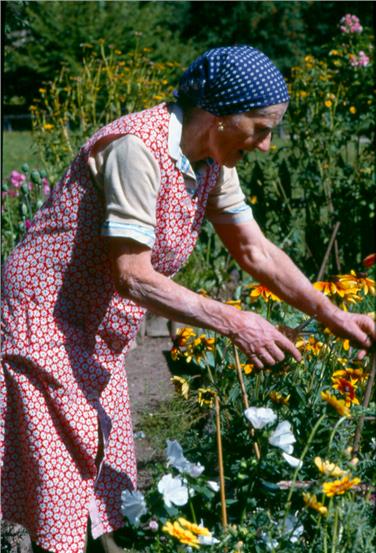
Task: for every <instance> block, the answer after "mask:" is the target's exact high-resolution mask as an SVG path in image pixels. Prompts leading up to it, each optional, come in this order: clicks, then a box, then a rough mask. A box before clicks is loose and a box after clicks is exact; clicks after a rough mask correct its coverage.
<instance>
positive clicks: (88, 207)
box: [2, 46, 375, 553]
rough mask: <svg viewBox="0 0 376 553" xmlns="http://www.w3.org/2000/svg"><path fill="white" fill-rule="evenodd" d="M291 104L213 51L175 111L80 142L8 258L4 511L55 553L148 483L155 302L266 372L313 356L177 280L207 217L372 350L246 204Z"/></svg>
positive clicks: (245, 49)
mask: <svg viewBox="0 0 376 553" xmlns="http://www.w3.org/2000/svg"><path fill="white" fill-rule="evenodd" d="M288 99H289V98H288V94H287V89H286V85H285V82H284V80H283V78H282V76H281V74H280V73H279V71H278V70H277V69H276V67H275V66H274V65H273V64H272V63H271V61H270V60H269V59H268V58H267V57H266V56H265V55H264V54H262V53H261V52H259V51H258V50H256V49H254V48H252V47H249V46H238V47H228V48H216V49H213V50H209V51H208V52H206V53H205V54H203V55H202V56H200V57H199V58H198V59H197V60H196V61H195V62H194V63H193V64H192V65H191V66H190V67H189V68H188V70H187V71H186V72H185V74H184V75H183V76H182V78H181V81H180V84H179V88H178V91H177V103H176V104H165V103H163V104H160V105H158V106H156V107H154V108H152V109H148V110H145V111H143V112H140V113H133V114H130V115H126V116H125V117H121V118H120V119H118V120H117V121H115V122H113V123H111V124H109V125H107V126H106V127H104V128H102V129H101V130H99V131H98V132H97V133H96V134H95V135H94V136H93V137H92V138H91V139H90V140H89V141H88V142H87V143H86V144H85V146H83V148H82V149H81V151H80V152H79V154H78V156H77V157H76V159H75V160H74V161H73V163H72V165H71V166H70V167H69V169H68V170H67V172H66V173H65V175H64V177H63V178H62V180H61V181H60V182H59V183H58V185H57V186H56V187H55V189H54V191H53V193H52V195H51V197H50V199H49V200H48V201H47V203H46V204H45V205H44V206H43V207H42V208H41V209H40V210H39V212H38V213H37V214H36V216H35V218H34V220H33V223H32V225H31V228H30V229H29V231H28V233H27V235H26V237H25V238H24V240H23V241H22V243H21V244H19V245H18V247H17V248H16V249H15V250H14V252H13V253H12V255H11V256H10V258H9V260H8V262H7V264H6V267H5V268H4V278H5V286H4V294H3V299H4V309H3V313H4V338H3V360H4V374H5V385H6V392H7V404H6V413H5V452H4V469H3V477H2V505H3V511H4V517H5V518H6V519H8V520H11V521H15V522H19V523H21V524H23V525H24V526H25V527H26V528H27V529H28V530H29V532H30V534H31V536H32V539H33V540H35V542H36V543H37V544H38V546H40V547H42V548H43V549H47V550H50V551H54V552H56V553H57V552H59V553H60V552H62V551H66V552H69V553H79V552H80V553H81V552H82V551H83V549H84V544H85V531H86V526H87V520H88V516H89V517H90V521H91V532H92V535H93V537H94V538H97V537H98V536H101V535H103V534H106V533H109V532H111V531H112V530H114V529H117V528H119V527H121V526H122V525H123V518H122V515H121V512H120V495H121V492H122V491H123V490H124V489H126V488H128V489H134V488H135V486H136V460H135V454H134V445H133V437H132V425H131V416H130V409H129V400H128V393H127V380H126V369H125V368H124V358H125V356H126V354H127V352H128V350H129V348H130V345H131V343H132V341H133V340H134V338H135V336H136V334H137V330H138V328H139V326H140V323H141V320H142V318H143V316H144V314H145V311H146V310H147V309H148V310H151V311H153V312H155V313H158V314H160V315H163V316H164V317H167V318H169V319H172V320H175V321H180V322H182V323H185V324H187V325H197V326H199V327H202V328H208V329H213V330H216V331H218V332H220V333H222V334H223V335H225V336H228V337H230V338H231V340H233V341H234V343H235V344H236V345H237V346H239V347H240V348H241V349H242V350H243V351H244V352H245V353H246V354H247V355H248V357H249V359H250V361H251V362H252V363H254V364H255V365H256V366H257V367H259V368H262V367H264V366H270V365H273V364H275V363H277V362H279V361H282V359H283V358H284V357H285V355H286V354H291V355H292V356H293V357H294V358H295V359H297V360H299V359H300V354H299V352H298V350H297V349H296V348H295V346H294V344H293V343H292V342H290V341H289V340H288V339H287V338H286V337H285V336H284V335H283V334H281V333H280V332H279V331H278V330H277V329H276V328H275V327H273V326H272V325H271V324H270V323H269V322H267V321H266V320H265V319H263V318H262V317H261V316H259V315H257V314H255V313H251V312H246V311H239V310H237V309H235V308H234V307H231V306H229V305H225V304H222V303H220V302H218V301H215V300H212V299H209V298H206V297H202V296H200V295H198V294H196V293H194V292H192V291H190V290H187V289H185V288H183V287H182V286H180V285H179V284H176V283H175V282H174V281H172V280H170V278H169V277H171V276H172V275H173V274H175V273H176V272H177V271H178V270H179V268H180V267H181V266H182V264H183V263H184V262H185V261H186V260H187V258H188V256H189V254H190V253H191V251H192V250H193V248H194V246H195V242H196V240H197V237H198V235H199V232H200V225H201V223H202V220H203V218H204V216H205V215H206V216H207V217H208V218H209V219H210V220H211V221H212V223H213V224H214V226H215V229H216V231H217V232H218V234H219V236H220V237H221V239H222V240H223V242H224V244H225V245H226V247H227V248H228V249H229V251H230V252H231V254H232V255H233V256H234V258H235V259H236V260H237V261H238V262H239V264H240V265H241V267H242V268H243V269H245V270H246V271H247V272H248V273H250V274H251V275H253V276H254V277H255V278H256V279H257V280H259V281H260V282H262V283H263V284H265V285H266V286H268V287H269V288H270V289H271V290H272V291H273V292H275V293H276V294H278V296H279V297H280V298H282V299H284V300H285V301H287V302H288V303H289V304H291V305H293V306H294V307H296V308H298V309H300V310H302V311H304V312H305V313H307V314H308V315H310V316H313V317H316V318H317V319H318V320H319V321H321V322H322V323H324V324H325V325H326V326H327V327H329V328H330V329H331V330H332V331H333V332H335V333H336V334H337V335H338V336H342V337H347V338H350V339H351V340H352V342H353V343H354V344H355V345H357V346H358V347H359V348H361V349H362V350H366V349H367V348H369V347H370V346H371V345H372V341H373V340H374V339H375V330H374V328H373V323H372V321H371V319H369V318H368V317H366V316H362V315H356V314H351V313H345V312H343V311H341V310H339V309H338V308H337V307H335V306H334V305H333V304H332V303H331V302H330V301H329V300H328V299H327V298H326V297H325V296H323V295H322V294H321V293H320V292H318V291H316V290H315V289H314V288H313V287H312V285H311V283H310V282H309V281H308V280H307V279H306V278H305V277H304V276H303V274H302V273H301V272H300V271H299V270H298V269H297V267H296V266H295V265H294V264H293V263H292V261H291V260H290V259H289V258H288V257H287V256H286V255H285V254H284V253H283V252H282V251H281V250H280V249H278V248H277V247H276V246H274V245H273V244H272V243H270V242H269V241H268V240H267V239H266V238H265V236H264V235H263V233H262V231H261V230H260V228H259V226H258V225H257V223H256V222H255V221H254V220H253V218H252V212H251V209H250V207H248V206H247V205H246V203H245V201H244V196H243V194H242V192H241V189H240V186H239V181H238V178H237V174H236V169H235V165H236V163H237V162H238V161H239V160H241V159H242V157H243V156H244V154H245V153H246V152H250V151H252V150H255V149H258V150H260V151H262V152H267V151H268V149H269V146H270V140H271V133H272V131H273V128H274V127H275V126H276V125H278V124H279V123H280V121H281V119H282V117H283V115H284V113H285V111H286V109H287V105H288ZM363 354H364V352H363ZM125 367H126V363H125ZM142 377H143V375H140V378H142Z"/></svg>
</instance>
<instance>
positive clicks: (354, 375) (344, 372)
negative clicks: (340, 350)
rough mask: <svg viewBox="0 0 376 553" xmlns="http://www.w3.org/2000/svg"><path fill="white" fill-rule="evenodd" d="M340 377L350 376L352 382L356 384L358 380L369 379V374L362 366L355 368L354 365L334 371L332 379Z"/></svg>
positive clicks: (364, 380)
mask: <svg viewBox="0 0 376 553" xmlns="http://www.w3.org/2000/svg"><path fill="white" fill-rule="evenodd" d="M340 377H342V378H350V380H351V382H353V383H354V386H355V384H356V383H358V382H361V383H363V382H366V381H367V380H368V374H367V373H365V372H364V371H363V369H362V368H358V369H356V368H355V369H354V368H352V367H347V368H345V369H340V370H338V371H334V373H333V374H332V380H333V379H336V378H340Z"/></svg>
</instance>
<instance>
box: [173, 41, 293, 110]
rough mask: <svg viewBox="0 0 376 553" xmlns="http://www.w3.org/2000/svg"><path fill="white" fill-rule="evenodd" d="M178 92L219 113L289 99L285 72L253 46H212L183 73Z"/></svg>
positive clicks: (184, 100) (180, 97) (187, 102)
mask: <svg viewBox="0 0 376 553" xmlns="http://www.w3.org/2000/svg"><path fill="white" fill-rule="evenodd" d="M174 95H175V97H176V98H177V99H178V101H180V102H181V103H182V104H184V105H190V106H196V107H200V108H202V109H204V110H206V111H209V112H210V113H212V114H214V115H219V116H220V115H230V114H236V113H243V112H246V111H249V110H251V109H254V108H260V107H266V106H271V105H274V104H281V103H282V102H288V101H289V95H288V92H287V86H286V83H285V81H284V78H283V76H282V74H281V73H280V72H279V70H278V69H277V68H276V67H275V65H274V64H273V63H272V62H271V61H270V59H269V58H268V57H267V56H266V55H265V54H263V53H262V52H260V51H259V50H257V49H256V48H252V47H251V46H227V47H224V48H213V49H211V50H208V51H207V52H205V53H204V54H202V55H201V56H200V57H198V58H197V59H196V60H195V61H194V62H193V63H192V64H191V65H190V66H189V67H188V69H187V70H186V71H185V72H184V73H183V75H182V77H181V79H180V81H179V86H178V89H177V90H176V91H175V92H174Z"/></svg>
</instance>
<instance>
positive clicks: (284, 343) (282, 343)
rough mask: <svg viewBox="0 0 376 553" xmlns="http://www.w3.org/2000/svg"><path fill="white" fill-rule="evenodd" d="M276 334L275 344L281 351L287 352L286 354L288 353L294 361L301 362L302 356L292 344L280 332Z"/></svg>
mask: <svg viewBox="0 0 376 553" xmlns="http://www.w3.org/2000/svg"><path fill="white" fill-rule="evenodd" d="M278 334H279V338H278V340H276V344H277V345H278V346H279V347H280V348H281V349H282V350H283V351H287V352H288V353H290V354H291V355H292V356H293V358H294V359H295V361H301V360H302V354H301V353H300V351H299V350H298V349H297V348H296V347H295V346H294V344H293V343H292V342H291V341H290V340H289V339H288V338H286V336H284V335H283V334H281V333H280V332H279V333H278Z"/></svg>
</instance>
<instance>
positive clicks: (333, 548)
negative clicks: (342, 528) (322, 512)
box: [332, 507, 338, 553]
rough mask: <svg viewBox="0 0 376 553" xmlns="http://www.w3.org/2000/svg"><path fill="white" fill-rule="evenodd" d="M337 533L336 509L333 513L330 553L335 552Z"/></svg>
mask: <svg viewBox="0 0 376 553" xmlns="http://www.w3.org/2000/svg"><path fill="white" fill-rule="evenodd" d="M337 532H338V508H337V507H336V509H335V511H334V523H333V539H332V553H336V551H337Z"/></svg>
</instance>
